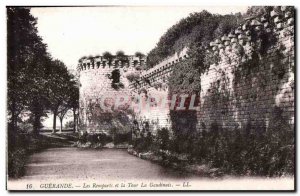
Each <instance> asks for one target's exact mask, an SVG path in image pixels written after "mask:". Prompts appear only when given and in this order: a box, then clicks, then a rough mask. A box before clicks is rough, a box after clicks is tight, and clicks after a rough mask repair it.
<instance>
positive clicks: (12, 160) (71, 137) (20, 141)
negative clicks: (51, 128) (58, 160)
mask: <svg viewBox="0 0 300 196" xmlns="http://www.w3.org/2000/svg"><path fill="white" fill-rule="evenodd" d="M76 138H77V134H75V133H74V134H73V133H61V134H60V133H55V134H51V133H45V134H39V135H32V134H25V133H16V134H13V133H11V132H9V135H8V151H7V167H8V169H7V171H8V176H9V177H10V178H19V177H21V176H23V175H24V172H25V165H26V162H27V160H28V157H29V156H30V155H31V154H32V153H35V152H38V151H41V150H43V149H47V148H54V147H66V146H70V145H72V144H73V143H74V142H75V141H76V140H77V139H76Z"/></svg>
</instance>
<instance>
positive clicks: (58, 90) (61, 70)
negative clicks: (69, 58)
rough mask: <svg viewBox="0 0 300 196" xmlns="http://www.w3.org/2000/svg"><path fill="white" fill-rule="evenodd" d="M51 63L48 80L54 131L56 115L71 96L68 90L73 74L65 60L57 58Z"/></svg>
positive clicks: (48, 94)
mask: <svg viewBox="0 0 300 196" xmlns="http://www.w3.org/2000/svg"><path fill="white" fill-rule="evenodd" d="M51 64H52V65H51V69H50V71H49V75H48V78H49V80H48V81H47V98H48V103H49V109H50V110H51V111H52V113H53V132H56V117H57V115H58V114H59V113H61V112H62V110H61V109H62V108H63V107H61V106H62V104H64V102H65V101H66V100H68V98H69V95H68V93H67V92H68V90H69V88H70V87H69V85H70V83H69V82H70V80H71V76H70V74H69V72H68V70H67V67H66V66H65V65H64V63H63V62H61V61H59V60H55V61H53V62H52V63H51ZM50 78H51V80H50Z"/></svg>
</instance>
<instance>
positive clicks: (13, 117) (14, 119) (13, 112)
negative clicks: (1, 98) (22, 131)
mask: <svg viewBox="0 0 300 196" xmlns="http://www.w3.org/2000/svg"><path fill="white" fill-rule="evenodd" d="M11 124H12V128H13V132H14V133H16V132H17V115H16V101H15V100H14V99H13V100H12V108H11Z"/></svg>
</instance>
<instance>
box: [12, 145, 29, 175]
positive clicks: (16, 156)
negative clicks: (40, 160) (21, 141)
mask: <svg viewBox="0 0 300 196" xmlns="http://www.w3.org/2000/svg"><path fill="white" fill-rule="evenodd" d="M26 160H27V152H26V150H25V149H22V148H18V149H15V150H13V151H8V176H9V177H13V178H18V177H21V176H22V175H24V172H25V164H26Z"/></svg>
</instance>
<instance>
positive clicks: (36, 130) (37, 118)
mask: <svg viewBox="0 0 300 196" xmlns="http://www.w3.org/2000/svg"><path fill="white" fill-rule="evenodd" d="M40 119H41V116H40V114H39V113H36V114H34V122H33V134H34V135H35V136H37V135H38V134H39V128H40Z"/></svg>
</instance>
